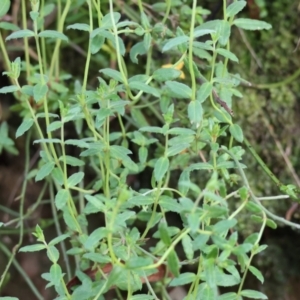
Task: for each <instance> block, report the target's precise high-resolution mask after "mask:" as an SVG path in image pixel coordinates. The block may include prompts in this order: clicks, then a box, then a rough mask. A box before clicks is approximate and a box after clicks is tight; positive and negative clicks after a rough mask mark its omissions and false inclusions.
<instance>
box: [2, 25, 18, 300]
mask: <svg viewBox="0 0 300 300" xmlns="http://www.w3.org/2000/svg"><path fill="white" fill-rule="evenodd" d="M0 28H2V29H5V30H11V31H17V30H20V28H19V27H18V26H17V25H15V24H13V23H9V22H0ZM0 299H1V298H0Z"/></svg>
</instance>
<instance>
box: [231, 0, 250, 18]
mask: <svg viewBox="0 0 300 300" xmlns="http://www.w3.org/2000/svg"><path fill="white" fill-rule="evenodd" d="M246 5H247V2H246V1H235V2H233V3H231V4H230V5H229V6H228V7H227V9H226V16H227V18H230V17H234V16H235V15H237V14H238V13H239V12H240V11H242V10H243V9H244V7H245V6H246Z"/></svg>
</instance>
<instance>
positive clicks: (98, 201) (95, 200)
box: [84, 195, 106, 212]
mask: <svg viewBox="0 0 300 300" xmlns="http://www.w3.org/2000/svg"><path fill="white" fill-rule="evenodd" d="M84 198H85V199H86V200H87V201H88V202H89V203H91V204H92V205H93V206H94V207H95V208H97V209H98V210H99V211H102V212H104V211H105V210H106V208H105V205H104V203H103V201H102V200H103V197H101V196H100V195H96V196H92V195H84ZM104 200H105V199H104Z"/></svg>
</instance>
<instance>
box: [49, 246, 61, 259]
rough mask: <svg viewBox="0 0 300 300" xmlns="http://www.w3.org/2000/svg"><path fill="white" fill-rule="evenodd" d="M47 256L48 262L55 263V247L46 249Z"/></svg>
mask: <svg viewBox="0 0 300 300" xmlns="http://www.w3.org/2000/svg"><path fill="white" fill-rule="evenodd" d="M47 256H48V258H49V260H50V261H52V262H53V263H56V262H57V261H58V259H59V252H58V250H57V248H56V247H55V246H53V245H52V246H49V247H48V249H47Z"/></svg>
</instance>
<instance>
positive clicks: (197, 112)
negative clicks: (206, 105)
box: [188, 100, 203, 127]
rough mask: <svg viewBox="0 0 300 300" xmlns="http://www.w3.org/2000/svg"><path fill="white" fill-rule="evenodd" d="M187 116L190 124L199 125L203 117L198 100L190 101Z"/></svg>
mask: <svg viewBox="0 0 300 300" xmlns="http://www.w3.org/2000/svg"><path fill="white" fill-rule="evenodd" d="M188 117H189V119H190V122H191V124H195V125H196V127H198V126H199V125H200V123H201V122H202V117H203V108H202V105H201V103H200V102H199V101H197V100H196V101H191V102H190V103H189V105H188Z"/></svg>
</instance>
